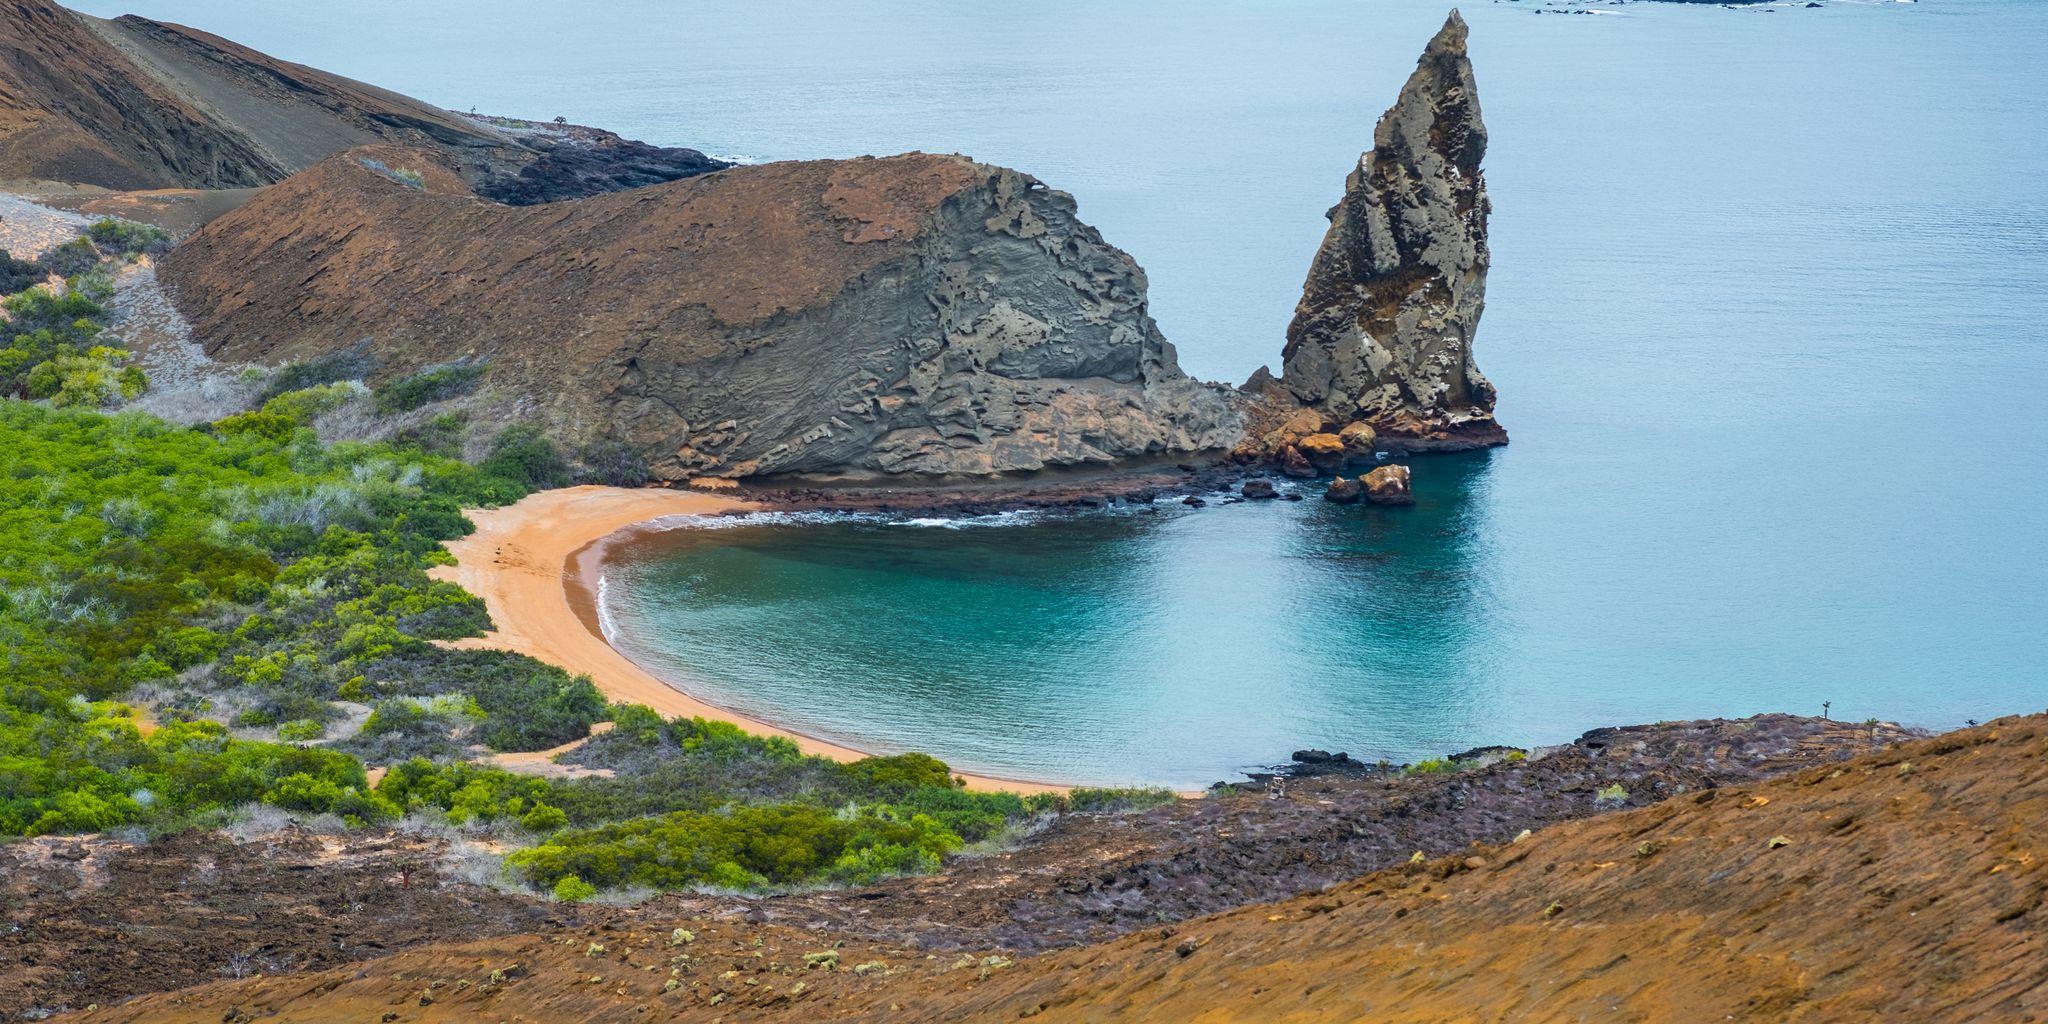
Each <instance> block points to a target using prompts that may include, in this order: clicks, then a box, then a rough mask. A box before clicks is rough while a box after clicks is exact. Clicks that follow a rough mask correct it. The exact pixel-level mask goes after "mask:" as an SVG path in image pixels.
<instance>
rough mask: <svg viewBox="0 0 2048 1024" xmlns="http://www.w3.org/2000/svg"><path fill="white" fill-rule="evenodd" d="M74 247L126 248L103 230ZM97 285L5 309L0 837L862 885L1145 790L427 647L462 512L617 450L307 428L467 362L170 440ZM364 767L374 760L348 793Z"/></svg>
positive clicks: (442, 633) (334, 363)
mask: <svg viewBox="0 0 2048 1024" xmlns="http://www.w3.org/2000/svg"><path fill="white" fill-rule="evenodd" d="M91 241H92V243H93V244H104V245H107V246H110V247H112V248H114V249H116V250H120V251H127V250H128V249H131V248H139V249H141V250H143V251H146V250H147V247H148V246H149V245H150V244H153V243H152V242H151V241H150V240H149V239H148V238H147V237H146V236H145V235H142V234H137V233H132V232H128V231H126V230H125V229H124V230H122V231H119V232H116V231H113V230H111V229H109V230H106V231H102V232H99V233H98V234H97V235H95V236H94V237H93V239H92V240H91ZM99 266H100V265H99V264H96V265H95V267H99ZM4 269H6V268H5V267H0V270H4ZM105 284H106V282H105V280H104V275H102V274H101V273H100V272H99V270H97V269H94V270H88V271H86V272H83V273H81V274H79V275H78V276H75V277H74V278H73V279H72V281H71V282H70V283H69V284H68V286H67V287H66V288H64V289H61V290H57V289H44V288H40V287H31V288H29V289H27V290H25V291H23V292H22V293H20V294H18V295H16V296H15V297H14V298H12V299H9V300H8V304H7V313H8V317H9V326H10V327H11V328H13V329H14V330H15V331H16V332H17V333H16V337H15V339H14V342H13V344H11V345H10V346H9V348H7V349H6V350H5V352H4V353H0V387H4V388H5V389H6V390H8V391H9V392H10V393H12V394H14V395H16V396H19V398H20V399H30V400H16V399H4V400H0V837H18V836H31V835H41V834H47V833H60V832H80V831H97V830H104V829H110V828H120V827H136V828H141V829H143V830H145V831H147V832H152V833H153V832H161V831H165V830H171V829H178V828H183V827H189V826H192V825H207V824H214V823H218V822H221V821H223V820H225V819H226V818H227V817H228V816H231V815H234V814H237V813H239V809H241V808H244V807H247V806H249V805H269V806H272V807H276V808H281V809H283V810H285V811H288V812H291V813H294V814H307V815H332V816H335V817H336V818H338V819H339V820H340V821H342V822H344V823H348V824H352V825H369V824H377V823H383V822H390V821H394V820H396V819H398V818H400V817H402V816H405V815H415V816H425V817H426V818H428V819H431V820H437V821H439V822H441V823H443V824H445V825H447V826H452V827H460V828H464V829H485V830H490V831H493V832H496V833H499V834H501V836H502V838H503V840H504V841H505V842H507V843H509V844H510V845H513V846H520V845H521V844H525V845H524V848H522V849H518V850H516V852H514V853H513V854H511V855H510V856H509V857H508V858H507V862H506V870H507V873H508V877H509V878H510V879H511V880H513V881H515V882H518V883H520V884H524V885H527V886H530V887H531V888H533V889H534V890H536V891H539V892H551V893H555V894H556V895H558V896H559V897H561V898H564V899H583V898H588V897H590V896H593V895H596V894H598V893H599V892H602V891H604V890H607V889H618V888H628V889H645V888H657V889H659V888H678V887H705V886H708V887H719V888H736V889H751V888H762V887H781V886H792V885H810V884H858V883H862V882H867V881H872V880H873V879H876V878H880V877H883V876H886V875H892V874H900V873H907V872H921V871H930V870H933V869H935V868H936V867H937V866H938V865H939V863H940V860H941V858H943V857H945V856H947V855H949V854H952V853H955V852H957V851H962V850H966V849H969V848H971V847H974V846H976V845H977V844H990V843H997V842H1001V841H1003V840H1004V839H1005V838H1006V837H1009V836H1013V835H1016V834H1018V833H1020V832H1021V831H1022V830H1024V829H1027V828H1029V827H1031V826H1032V825H1033V823H1035V822H1038V821H1041V820H1043V819H1044V818H1045V817H1046V816H1049V815H1054V814H1060V813H1068V812H1072V811H1091V810H1123V809H1131V808H1137V807H1143V806H1149V805H1151V804H1153V803H1157V802H1159V801H1162V800H1167V799H1171V797H1170V795H1168V794H1164V793H1160V792H1153V791H1081V792H1077V793H1074V794H1072V795H1071V796H1064V797H1063V796H1034V797H1030V798H1025V797H1020V796H1017V795H1015V794H984V793H969V792H966V791H965V790H964V789H962V788H960V787H959V785H958V784H957V781H956V780H955V779H954V778H953V776H952V774H951V772H950V770H949V769H948V768H947V766H946V765H945V764H944V763H943V762H940V761H938V760H936V759H934V758H931V757H928V756H925V755H921V754H904V755H897V756H892V757H875V758H868V759H865V760H861V761H856V762H854V763H851V764H841V763H837V762H834V761H830V760H826V759H822V758H817V757H809V756H806V755H804V754H802V753H801V752H799V751H798V750H797V748H796V747H795V746H794V745H793V744H791V743H789V742H787V741H785V740H781V739H775V738H767V737H760V736H754V735H750V734H748V733H746V732H744V731H742V730H740V729H738V728H736V727H734V726H731V725H727V724H724V723H718V722H709V721H705V720H702V719H678V720H674V721H665V720H663V719H662V718H661V717H660V716H658V715H656V714H655V713H654V712H652V711H650V710H648V709H646V708H644V707H639V706H632V705H627V706H608V705H607V704H606V703H605V701H604V699H603V697H602V695H601V694H600V693H599V692H598V691H597V689H596V688H595V687H594V686H593V685H592V684H591V682H590V680H588V679H587V678H582V677H578V676H575V675H572V674H571V673H568V672H564V671H562V670H561V669H559V668H556V667H554V666H551V665H546V664H543V663H541V662H538V661H535V660H533V659H531V658H527V657H524V656H522V655H516V654H511V653H507V652H500V651H484V650H456V649H451V648H447V647H443V646H439V645H437V644H436V643H435V642H434V641H437V640H451V639H457V638H461V637H467V636H474V635H477V634H479V633H481V632H483V631H484V630H486V629H488V628H489V621H488V617H487V616H486V614H485V612H484V609H483V606H482V604H481V603H480V602H478V601H477V600H476V598H474V597H473V596H472V595H470V594H468V593H466V592H464V591H463V590H461V589H460V588H458V587H456V586H454V585H452V584H449V583H445V582H439V581H436V580H433V579H431V578H430V577H429V576H428V575H427V570H428V569H429V568H431V567H433V566H434V565H436V564H439V563H441V562H443V561H445V560H446V558H447V555H446V553H445V552H444V550H443V548H442V546H441V544H442V542H443V541H445V540H448V539H450V538H453V537H458V536H461V535H463V534H464V533H467V532H468V531H469V530H470V529H472V527H471V525H470V523H469V522H468V520H466V519H465V518H464V517H463V515H462V513H461V509H463V508H465V507H470V506H479V505H493V504H499V503H503V502H507V501H511V500H514V499H516V498H518V497H520V496H522V495H524V494H526V493H528V492H529V491H532V490H535V489H539V488H544V487H555V486H561V485H563V484H567V483H572V482H579V481H603V482H612V483H620V484H628V483H639V482H642V481H644V480H645V478H646V465H645V463H644V462H643V461H641V460H640V459H639V457H638V455H637V453H636V452H635V451H634V450H633V449H632V448H631V447H630V446H628V445H624V444H622V443H618V442H609V443H607V442H600V443H597V444H593V445H590V446H586V447H584V448H579V449H576V450H574V451H572V452H568V453H565V452H563V451H562V450H560V449H559V448H557V447H556V446H555V445H554V444H553V442H552V441H551V440H550V439H549V438H548V437H547V435H546V434H545V433H544V432H542V431H541V430H540V429H538V428H535V427H531V426H514V427H512V428H510V429H507V430H504V431H502V432H501V433H500V434H499V435H498V436H497V438H496V439H495V441H494V442H493V443H492V444H491V445H490V446H489V448H488V449H487V454H486V455H485V457H484V458H483V459H482V460H481V461H480V462H479V463H478V464H476V465H469V464H466V463H463V462H461V461H459V460H457V459H455V458H452V457H451V456H452V455H454V454H456V453H459V452H460V451H461V450H462V449H463V448H464V447H465V441H464V437H465V436H466V434H467V432H468V430H469V428H470V424H469V422H468V420H467V418H466V416H465V415H464V414H463V413H461V412H459V411H457V412H450V413H445V414H442V415H440V416H436V417H434V418H432V419H430V420H427V421H425V422H423V423H421V424H419V425H417V426H415V427H414V428H412V429H411V430H409V431H407V432H405V433H403V434H400V435H398V436H396V437H393V438H392V439H391V440H390V441H388V442H378V443H367V442H338V443H329V442H324V441H322V440H321V438H320V437H319V435H318V433H317V432H316V430H315V423H316V421H317V422H327V421H328V420H330V419H331V418H332V417H333V416H334V415H337V414H339V411H341V410H345V409H355V410H361V409H365V408H368V407H371V406H375V407H377V408H379V409H380V411H382V412H386V413H390V412H397V413H402V412H406V411H410V410H411V409H416V408H420V407H422V406H424V405H427V404H429V403H432V402H435V401H441V400H443V399H445V398H448V397H454V396H456V395H459V394H460V393H462V392H463V391H464V390H466V389H468V388H470V387H473V386H474V384H475V383H476V380H477V378H478V376H479V375H480V369H479V368H478V367H476V366H462V367H439V368H433V369H429V370H426V371H422V372H421V373H418V374H413V375H411V376H408V377H402V378H399V379H397V380H395V381H392V382H390V383H387V384H386V385H384V386H383V387H382V388H380V389H378V390H376V391H374V392H373V391H371V390H370V389H367V388H365V387H364V386H363V385H362V384H361V383H360V378H361V377H362V376H364V375H366V374H367V373H368V372H369V371H370V370H372V369H373V368H374V367H373V365H372V364H371V363H370V361H369V360H368V358H367V356H365V355H364V354H363V353H361V352H345V353H340V354H337V355H334V356H330V357H325V358H322V359H318V360H313V361H310V362H307V363H299V364H293V365H291V366H287V367H284V368H282V369H280V370H278V371H275V372H273V373H271V374H269V375H268V378H267V379H266V380H265V383H264V386H263V387H262V388H261V389H260V393H259V394H258V396H257V398H258V401H259V402H260V404H258V405H257V406H256V407H255V408H252V409H249V410H247V411H244V412H240V413H236V414H233V415H230V416H227V417H225V418H222V419H220V420H217V421H215V422H212V423H206V424H200V425H198V426H196V427H179V426H174V425H172V424H168V423H165V422H163V421H161V420H158V419H155V418H153V417H150V416H147V415H143V414H141V413H136V412H120V413H109V412H105V411H101V408H100V407H101V406H103V405H110V404H112V403H115V402H118V401H119V400H120V398H121V397H122V396H124V395H127V394H129V393H130V391H131V388H130V378H128V377H126V376H125V374H126V373H127V369H128V368H127V367H126V366H125V365H124V360H125V353H120V352H119V350H109V349H105V347H104V346H95V345H94V344H93V342H94V340H95V339H96V338H97V337H98V335H99V332H100V330H101V328H102V327H103V326H104V323H105V320H106V305H105V298H106V294H105V292H106V288H105ZM136 383H139V382H136ZM34 399H42V400H34ZM138 708H139V709H140V710H138ZM351 709H353V710H351ZM607 720H609V721H611V722H613V723H615V725H614V728H613V729H612V730H610V731H609V732H606V733H603V734H600V735H598V736H595V737H593V738H591V739H590V740H589V742H587V743H586V744H584V745H583V746H582V747H580V748H578V749H577V750H575V751H574V752H573V753H572V754H571V755H569V757H570V758H571V759H573V760H575V761H576V762H577V763H579V764H582V765H584V766H586V767H592V768H605V769H609V770H610V772H609V774H608V775H598V776H591V777H584V778H577V779H541V778H534V777H530V776H524V775H515V774H512V773H509V772H506V771H504V770H501V769H498V768H495V767H491V766H488V765H486V764H482V763H479V762H478V760H477V758H478V756H479V755H480V754H481V753H483V752H486V751H535V750H545V749H548V748H551V747H554V746H557V745H560V744H563V743H566V742H568V741H571V740H577V739H582V738H584V737H586V736H589V735H590V733H591V727H592V725H593V724H595V723H597V722H600V721H607ZM366 764H377V765H386V766H390V770H389V772H388V774H386V775H385V776H384V778H383V779H382V780H381V781H380V782H379V784H378V785H377V786H375V787H372V786H370V785H369V784H368V778H369V775H368V774H367V772H366V771H365V767H364V766H365V765H366Z"/></svg>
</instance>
